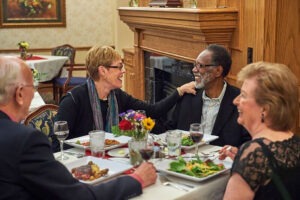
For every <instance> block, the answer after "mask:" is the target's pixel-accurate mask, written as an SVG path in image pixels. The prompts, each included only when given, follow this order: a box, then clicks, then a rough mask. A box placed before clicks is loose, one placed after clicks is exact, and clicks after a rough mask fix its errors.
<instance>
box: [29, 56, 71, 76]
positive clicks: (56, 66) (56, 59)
mask: <svg viewBox="0 0 300 200" xmlns="http://www.w3.org/2000/svg"><path fill="white" fill-rule="evenodd" d="M68 60H69V57H67V56H48V55H33V56H31V57H29V58H28V59H26V60H25V62H26V63H27V64H28V65H29V66H30V67H31V68H32V69H36V70H37V72H38V74H39V80H38V81H39V82H46V81H50V80H52V79H53V78H55V77H57V76H58V75H59V73H60V71H61V69H62V67H63V65H64V64H65V63H66V62H67V61H68ZM62 76H65V72H63V74H62Z"/></svg>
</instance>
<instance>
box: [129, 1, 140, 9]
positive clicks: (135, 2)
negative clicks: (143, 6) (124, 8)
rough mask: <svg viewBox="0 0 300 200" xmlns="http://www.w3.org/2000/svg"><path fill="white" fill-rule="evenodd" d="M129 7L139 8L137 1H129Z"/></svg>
mask: <svg viewBox="0 0 300 200" xmlns="http://www.w3.org/2000/svg"><path fill="white" fill-rule="evenodd" d="M129 6H131V7H139V2H138V0H130V1H129Z"/></svg>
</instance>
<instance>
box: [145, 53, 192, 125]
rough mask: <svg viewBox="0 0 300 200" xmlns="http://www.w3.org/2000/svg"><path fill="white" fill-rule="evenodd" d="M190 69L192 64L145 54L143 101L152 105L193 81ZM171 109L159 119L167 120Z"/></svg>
mask: <svg viewBox="0 0 300 200" xmlns="http://www.w3.org/2000/svg"><path fill="white" fill-rule="evenodd" d="M192 69H193V63H188V62H185V61H180V60H176V59H173V58H169V57H166V56H161V55H157V54H153V53H151V52H145V100H146V101H147V102H148V103H152V104H153V103H155V102H158V101H160V100H161V99H163V98H165V97H166V96H168V95H170V94H172V93H173V92H174V91H175V90H176V88H177V87H179V86H181V85H183V84H185V83H188V82H190V81H193V80H194V76H193V73H192ZM173 109H174V108H172V109H171V110H170V111H169V112H168V113H167V114H165V115H163V116H162V118H161V119H162V120H166V119H169V118H170V115H171V114H172V110H173Z"/></svg>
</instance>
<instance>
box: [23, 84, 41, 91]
mask: <svg viewBox="0 0 300 200" xmlns="http://www.w3.org/2000/svg"><path fill="white" fill-rule="evenodd" d="M21 85H22V86H23V87H32V88H33V89H34V90H35V91H37V89H38V86H37V85H31V84H28V85H27V84H21Z"/></svg>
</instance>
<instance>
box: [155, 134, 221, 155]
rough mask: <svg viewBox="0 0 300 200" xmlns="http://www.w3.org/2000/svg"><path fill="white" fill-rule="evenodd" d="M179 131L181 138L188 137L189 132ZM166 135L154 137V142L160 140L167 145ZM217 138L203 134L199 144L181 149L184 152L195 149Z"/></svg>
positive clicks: (183, 146) (182, 146)
mask: <svg viewBox="0 0 300 200" xmlns="http://www.w3.org/2000/svg"><path fill="white" fill-rule="evenodd" d="M180 131H181V132H182V137H186V136H189V135H190V133H189V131H183V130H180ZM166 135H167V133H162V134H159V135H155V140H156V141H157V140H160V141H162V142H163V143H164V144H165V145H167V142H166ZM218 138H219V136H216V135H209V134H204V136H203V139H202V140H201V142H199V143H197V144H193V145H190V146H185V145H181V148H182V149H184V150H190V149H193V148H195V147H196V145H198V146H201V145H204V144H206V143H208V142H212V141H214V140H216V139H218Z"/></svg>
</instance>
